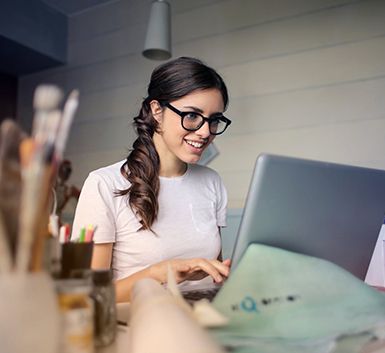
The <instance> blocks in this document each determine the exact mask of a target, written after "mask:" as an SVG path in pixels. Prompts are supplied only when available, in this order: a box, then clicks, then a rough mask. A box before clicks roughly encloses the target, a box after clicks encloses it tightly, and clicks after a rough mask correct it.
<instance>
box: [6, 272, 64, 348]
mask: <svg viewBox="0 0 385 353" xmlns="http://www.w3.org/2000/svg"><path fill="white" fill-rule="evenodd" d="M0 313H1V320H0V342H1V344H0V345H1V352H12V353H31V352H39V353H57V352H58V348H59V325H60V321H59V309H58V303H57V296H56V292H55V287H54V283H53V281H52V279H51V278H50V277H49V276H48V274H46V273H44V272H38V273H26V274H0Z"/></svg>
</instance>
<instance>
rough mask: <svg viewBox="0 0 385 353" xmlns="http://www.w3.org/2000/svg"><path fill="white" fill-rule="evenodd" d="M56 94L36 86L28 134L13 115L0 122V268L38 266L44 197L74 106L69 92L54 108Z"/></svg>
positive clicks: (46, 206)
mask: <svg viewBox="0 0 385 353" xmlns="http://www.w3.org/2000/svg"><path fill="white" fill-rule="evenodd" d="M62 99H63V93H62V91H61V90H60V88H58V87H56V86H53V85H41V86H38V87H37V89H36V91H35V95H34V110H35V115H34V119H33V125H32V134H31V136H30V137H27V135H26V134H25V133H24V132H23V131H22V130H21V129H20V128H19V127H18V126H17V124H16V123H15V122H14V121H13V120H10V119H7V120H5V121H3V123H2V124H1V126H0V273H2V272H3V273H4V272H9V271H10V270H13V269H17V270H18V271H19V272H26V271H28V270H31V269H32V270H34V271H37V270H40V269H41V264H42V255H43V247H44V241H45V239H44V238H45V237H47V235H48V218H49V202H48V200H49V196H50V193H51V190H52V186H53V180H55V176H56V172H57V166H58V165H59V163H61V160H62V157H63V152H64V147H65V144H66V142H67V138H68V134H69V129H70V126H71V123H72V120H73V117H74V114H75V112H76V109H77V106H78V92H77V91H73V92H71V93H70V95H69V97H68V99H67V100H66V102H65V104H64V108H63V110H61V109H60V108H59V105H60V103H61V101H62ZM55 228H56V229H57V228H58V227H55ZM54 235H56V236H58V234H54Z"/></svg>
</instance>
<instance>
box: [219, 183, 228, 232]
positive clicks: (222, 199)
mask: <svg viewBox="0 0 385 353" xmlns="http://www.w3.org/2000/svg"><path fill="white" fill-rule="evenodd" d="M226 216H227V190H226V188H225V185H224V184H223V181H222V179H221V178H220V177H219V176H218V183H217V222H218V227H226V226H227V221H226Z"/></svg>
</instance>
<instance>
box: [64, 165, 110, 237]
mask: <svg viewBox="0 0 385 353" xmlns="http://www.w3.org/2000/svg"><path fill="white" fill-rule="evenodd" d="M113 198H114V193H113V190H112V189H111V187H109V185H108V184H107V182H106V181H105V180H104V179H103V178H102V177H101V176H99V175H97V174H92V173H91V174H90V175H89V176H88V177H87V179H86V180H85V182H84V185H83V187H82V190H81V193H80V197H79V201H78V204H77V207H76V212H75V218H74V222H73V227H72V235H71V239H74V240H76V239H78V238H79V234H80V230H81V228H82V227H87V226H88V225H93V226H94V227H96V229H95V233H94V239H93V240H94V242H95V243H113V242H115V239H116V227H115V217H114V214H115V212H114V203H113Z"/></svg>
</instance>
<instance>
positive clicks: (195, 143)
mask: <svg viewBox="0 0 385 353" xmlns="http://www.w3.org/2000/svg"><path fill="white" fill-rule="evenodd" d="M185 141H186V142H187V143H188V144H189V145H191V146H194V147H195V148H201V147H202V146H203V143H201V142H195V141H188V140H185Z"/></svg>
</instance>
